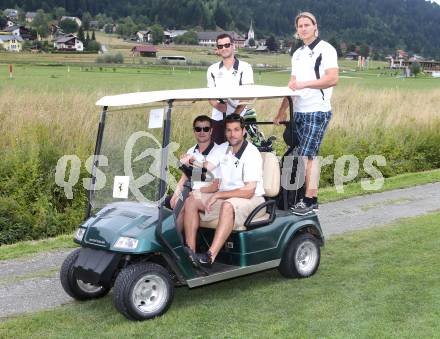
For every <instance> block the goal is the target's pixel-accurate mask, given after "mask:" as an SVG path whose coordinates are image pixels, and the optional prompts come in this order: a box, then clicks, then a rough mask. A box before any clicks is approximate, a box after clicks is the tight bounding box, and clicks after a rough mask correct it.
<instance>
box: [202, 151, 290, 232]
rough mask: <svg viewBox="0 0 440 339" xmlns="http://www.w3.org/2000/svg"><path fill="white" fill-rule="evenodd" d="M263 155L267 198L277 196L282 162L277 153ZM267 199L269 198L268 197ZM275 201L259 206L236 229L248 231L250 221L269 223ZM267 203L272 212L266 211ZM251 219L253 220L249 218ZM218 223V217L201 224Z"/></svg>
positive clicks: (214, 226) (210, 225)
mask: <svg viewBox="0 0 440 339" xmlns="http://www.w3.org/2000/svg"><path fill="white" fill-rule="evenodd" d="M260 154H261V157H262V158H263V187H264V192H265V193H264V196H265V197H266V198H273V197H276V196H277V195H278V193H279V191H280V181H281V178H280V163H279V161H278V158H277V157H276V155H275V154H273V153H269V152H261V153H260ZM266 200H267V199H266ZM270 202H274V201H266V202H265V203H264V204H265V206H262V208H261V205H260V206H258V207H257V208H256V209H255V210H254V211H253V212H252V213H251V214H250V218H248V219H247V220H246V221H245V223H244V225H237V224H235V225H234V231H246V230H247V229H248V228H249V227H246V226H245V225H248V224H249V223H250V222H251V223H252V224H254V225H263V224H267V223H268V222H270V220H271V215H272V214H273V213H274V212H275V204H274V203H270ZM266 205H267V206H269V205H270V206H271V208H272V212H271V214H269V213H266ZM249 219H251V220H249ZM217 224H218V219H214V220H209V221H201V222H200V226H201V227H205V228H216V227H217Z"/></svg>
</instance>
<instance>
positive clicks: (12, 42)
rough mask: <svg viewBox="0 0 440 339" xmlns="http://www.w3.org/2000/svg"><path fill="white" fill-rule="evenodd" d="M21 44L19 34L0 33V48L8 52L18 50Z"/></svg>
mask: <svg viewBox="0 0 440 339" xmlns="http://www.w3.org/2000/svg"><path fill="white" fill-rule="evenodd" d="M22 45H23V39H22V37H21V36H16V35H11V34H3V33H0V48H1V49H3V50H6V51H8V52H20V51H21V49H22Z"/></svg>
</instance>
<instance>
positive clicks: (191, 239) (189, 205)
mask: <svg viewBox="0 0 440 339" xmlns="http://www.w3.org/2000/svg"><path fill="white" fill-rule="evenodd" d="M184 208H185V214H184V215H183V229H184V230H185V240H186V244H187V245H188V246H189V248H191V249H192V250H193V251H194V252H195V251H196V237H197V230H198V229H199V226H200V216H199V211H204V210H205V205H204V204H203V202H202V201H201V200H199V199H196V198H194V197H193V196H189V197H188V198H187V199H186V201H185V205H184Z"/></svg>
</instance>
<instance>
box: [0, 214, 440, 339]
mask: <svg viewBox="0 0 440 339" xmlns="http://www.w3.org/2000/svg"><path fill="white" fill-rule="evenodd" d="M439 222H440V213H435V214H431V215H426V216H423V217H418V218H411V219H406V220H402V221H400V222H398V223H396V224H394V225H390V226H386V227H381V228H376V229H370V230H364V231H360V232H356V233H352V234H346V235H343V236H339V237H337V238H332V239H331V240H329V241H328V242H327V245H326V247H325V248H324V249H323V251H322V261H321V267H320V269H319V271H318V272H317V274H316V275H315V276H313V277H312V278H309V279H303V280H287V279H284V278H282V277H281V276H280V275H279V274H278V272H277V271H276V270H270V271H266V272H262V273H258V274H254V275H252V276H248V277H243V278H239V279H235V280H231V281H226V282H222V283H218V284H214V285H211V286H205V287H202V288H197V289H193V290H189V289H187V288H185V287H182V288H179V289H177V291H176V292H177V293H176V296H175V300H174V302H173V305H172V307H171V308H170V310H169V311H168V313H167V314H165V315H164V316H163V317H161V318H158V319H155V320H152V321H147V322H141V323H139V322H129V321H127V320H126V319H125V318H123V317H122V316H121V315H120V314H118V313H117V312H116V311H115V309H114V308H113V306H112V304H111V299H110V297H106V298H104V299H102V300H98V301H91V302H84V303H79V302H75V303H72V304H68V305H64V306H62V307H59V308H57V309H55V310H51V311H45V312H40V313H37V314H33V315H24V316H20V317H17V318H15V319H10V320H6V321H4V322H1V323H0V337H10V338H27V337H30V336H32V337H45V338H73V337H75V338H77V337H84V338H85V337H88V338H90V337H113V338H115V337H116V338H128V337H146V336H147V337H155V338H164V337H165V338H168V337H176V338H177V337H191V338H214V337H215V338H226V337H227V338H244V337H246V338H248V337H259V338H261V337H282V338H287V337H289V338H293V337H297V338H310V337H333V338H359V337H387V338H392V337H394V338H401V337H436V336H437V335H438V333H440V323H439V322H438V317H439V315H440V305H439V304H438V302H437V301H438V299H439V297H440V285H439V284H438V281H439V279H440V271H439V270H438V269H436V267H437V264H438V259H439V257H438V251H437V249H438V244H437V239H438V238H439V237H440V228H439V227H438V224H439ZM436 333H437V335H436Z"/></svg>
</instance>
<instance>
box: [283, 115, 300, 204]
mask: <svg viewBox="0 0 440 339" xmlns="http://www.w3.org/2000/svg"><path fill="white" fill-rule="evenodd" d="M291 123H292V122H288V123H287V124H286V129H285V131H284V133H283V139H284V142H285V143H286V145H287V146H289V149H288V150H287V152H286V153H284V155H283V157H282V159H281V187H280V193H279V194H278V197H277V206H278V208H279V209H281V210H288V209H289V208H291V207H293V206H295V204H296V203H297V202H299V201H300V200H301V199H303V198H304V196H305V182H304V181H305V163H304V160H303V158H302V157H300V156H298V146H299V137H298V134H297V130H296V128H295V126H292V125H291Z"/></svg>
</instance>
